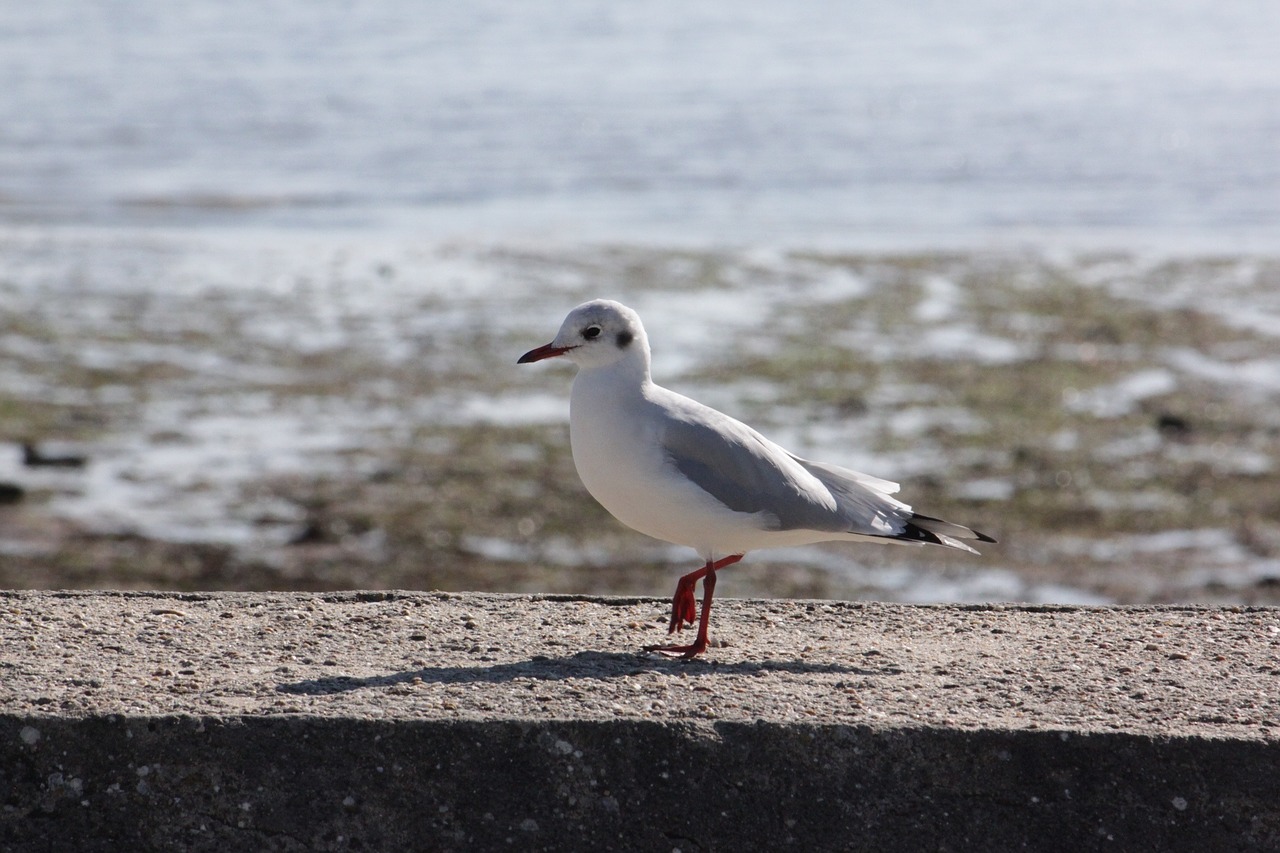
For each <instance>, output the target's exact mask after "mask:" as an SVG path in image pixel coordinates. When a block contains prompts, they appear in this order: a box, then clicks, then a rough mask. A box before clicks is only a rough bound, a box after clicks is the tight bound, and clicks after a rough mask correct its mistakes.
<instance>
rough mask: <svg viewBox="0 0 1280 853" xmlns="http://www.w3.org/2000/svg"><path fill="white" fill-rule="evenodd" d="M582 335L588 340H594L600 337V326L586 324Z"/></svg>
mask: <svg viewBox="0 0 1280 853" xmlns="http://www.w3.org/2000/svg"><path fill="white" fill-rule="evenodd" d="M582 336H583V337H584V338H586V339H587V340H589V341H590V340H594V339H595V338H598V337H600V327H599V326H587V327H586V328H585V329H583V330H582Z"/></svg>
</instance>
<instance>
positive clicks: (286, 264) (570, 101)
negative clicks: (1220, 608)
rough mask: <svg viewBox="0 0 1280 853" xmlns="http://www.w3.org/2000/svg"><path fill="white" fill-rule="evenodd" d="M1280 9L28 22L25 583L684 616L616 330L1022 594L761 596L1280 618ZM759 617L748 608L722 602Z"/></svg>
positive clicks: (925, 556) (153, 0)
mask: <svg viewBox="0 0 1280 853" xmlns="http://www.w3.org/2000/svg"><path fill="white" fill-rule="evenodd" d="M1277 44H1280V7H1277V6H1275V4H1273V3H1269V2H1264V0H1242V2H1237V3H1231V4H1222V3H1218V2H1212V0H1169V2H1160V3H1156V2H1115V0H1109V2H1105V3H1103V2H1098V1H1097V0H1081V2H1077V3H1072V4H1066V5H1062V4H1058V5H1051V4H1027V3H1015V2H1012V0H961V2H947V3H942V2H923V3H916V4H901V3H889V2H868V3H850V4H810V3H800V4H795V3H763V2H733V3H730V2H726V0H702V1H700V0H693V2H690V1H689V0H683V2H679V3H674V2H642V3H632V4H616V3H606V2H596V0H566V2H562V3H558V4H555V5H554V6H547V7H542V6H540V5H537V4H507V3H492V2H474V3H469V4H443V3H411V2H404V0H386V2H380V3H376V4H366V3H359V2H311V3H302V2H298V1H297V0H273V2H261V0H257V1H256V2H252V3H250V2H245V0H227V1H226V2H220V3H211V2H204V3H200V2H158V0H134V2H129V3H124V2H107V3H90V2H85V0H66V2H60V3H54V4H34V3H32V4H14V3H10V4H5V5H3V6H0V80H2V81H3V85H2V86H0V587H19V588H21V587H53V588H57V587H80V588H83V587H113V588H115V587H125V588H165V589H335V588H388V587H398V588H416V589H435V588H440V589H485V590H499V591H556V592H568V591H573V592H627V593H646V594H655V595H667V594H669V592H670V588H671V584H672V583H673V582H674V579H675V577H676V576H677V575H678V574H679V573H681V572H683V571H685V570H687V569H688V568H689V567H690V566H692V565H693V564H694V563H695V562H696V558H695V557H694V555H692V554H691V553H690V552H685V551H682V550H681V549H678V548H672V547H668V546H665V545H663V544H661V543H656V542H654V541H652V540H649V539H646V538H645V537H642V536H640V535H638V534H634V533H631V532H630V531H627V530H626V529H624V528H622V527H621V525H619V524H618V523H617V522H615V521H613V520H612V519H611V518H610V517H609V516H608V515H607V514H605V513H604V512H603V510H601V509H599V508H598V507H597V506H596V505H595V504H594V503H593V502H592V501H591V499H590V498H589V497H588V496H587V495H586V493H585V491H584V490H583V489H582V487H581V485H580V484H579V482H578V480H577V477H576V474H575V473H574V471H573V465H572V460H571V458H570V457H569V451H568V430H567V416H568V385H569V381H570V378H571V375H572V371H571V369H569V368H568V367H567V366H561V365H555V364H547V365H537V366H533V367H528V366H525V367H520V368H517V367H516V366H515V364H514V362H515V359H516V357H517V356H518V355H519V354H520V353H522V352H524V351H525V350H527V349H529V348H531V347H533V346H536V345H539V344H542V343H545V342H546V341H547V340H549V339H550V338H551V336H552V335H553V334H554V332H555V330H556V328H557V327H558V325H559V323H560V320H561V319H562V318H563V316H564V314H565V313H567V311H568V310H569V309H570V308H571V307H572V306H573V305H575V304H577V303H578V302H581V301H583V300H585V299H590V298H595V297H601V296H603V297H610V298H615V299H619V300H621V301H623V302H626V303H628V304H630V305H632V307H634V308H636V309H637V310H639V311H640V312H641V314H642V316H643V317H644V319H645V321H646V326H647V328H648V330H649V333H650V337H651V339H652V343H653V347H654V359H655V365H654V371H655V377H656V378H657V379H658V381H660V382H662V383H663V384H666V385H668V386H670V387H673V388H675V389H676V390H679V391H683V392H686V393H689V394H691V395H693V396H696V397H698V398H700V399H703V400H705V401H706V402H708V403H711V404H712V405H715V406H717V407H719V408H721V409H723V410H725V411H728V412H729V413H731V414H734V415H737V416H739V417H741V418H743V419H744V420H747V421H749V422H751V423H752V424H753V425H755V426H757V427H759V428H760V429H762V431H764V432H765V433H766V434H768V435H770V436H771V437H773V438H775V439H776V440H778V441H780V442H782V443H784V444H786V445H788V446H790V447H792V448H794V449H795V450H796V451H797V452H800V453H802V454H804V455H806V456H811V457H814V458H819V459H823V460H826V461H830V462H834V463H838V464H843V465H846V466H851V467H855V468H859V469H861V470H865V471H867V472H868V473H872V474H875V475H877V476H881V477H886V478H890V479H895V480H900V481H901V482H902V483H903V496H904V497H905V498H906V500H908V501H909V502H911V503H912V504H913V505H915V506H916V507H917V509H919V510H921V511H924V512H927V513H929V514H934V515H941V516H943V517H946V518H950V519H953V520H955V521H959V522H962V523H966V524H970V525H973V526H975V527H977V528H979V529H982V530H984V531H987V532H989V533H991V534H993V535H995V536H997V537H998V538H999V539H1000V540H1001V543H1000V544H999V545H996V546H992V547H990V548H988V549H987V552H986V553H985V554H984V556H983V557H982V558H981V559H974V558H971V557H967V556H963V555H954V554H950V553H941V554H935V553H932V551H931V550H928V549H913V548H873V547H866V546H863V547H856V546H831V547H827V546H822V547H811V548H805V549H796V550H780V551H767V552H759V553H756V554H753V555H752V556H751V557H750V558H748V560H746V561H744V563H743V564H741V565H740V566H737V567H735V568H734V571H733V574H732V585H731V586H727V587H724V588H723V589H724V591H725V592H726V593H728V594H730V595H740V596H745V595H788V596H833V597H849V598H875V599H887V600H903V601H1045V602H1065V603H1071V602H1081V603H1107V602H1121V603H1123V602H1151V601H1176V602H1236V603H1255V602H1265V603H1276V602H1280V488H1277V485H1278V484H1277V479H1276V461H1277V450H1278V449H1280V405H1277V404H1278V403H1280V347H1278V346H1277V339H1278V338H1280V147H1278V146H1277V144H1276V140H1277V139H1280V75H1278V74H1277V73H1276V62H1275V48H1276V45H1277ZM729 579H730V578H729V576H726V581H729Z"/></svg>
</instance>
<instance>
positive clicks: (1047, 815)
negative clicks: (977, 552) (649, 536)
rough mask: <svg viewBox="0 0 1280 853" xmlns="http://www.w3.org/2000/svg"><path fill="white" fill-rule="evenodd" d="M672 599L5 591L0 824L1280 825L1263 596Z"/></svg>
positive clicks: (715, 832) (1154, 828)
mask: <svg viewBox="0 0 1280 853" xmlns="http://www.w3.org/2000/svg"><path fill="white" fill-rule="evenodd" d="M666 608H667V603H666V602H663V601H660V600H653V599H621V598H612V599H605V598H577V597H568V596H516V595H479V594H454V593H416V592H415V593H401V592H392V593H383V592H377V593H360V592H356V593H329V594H319V593H196V594H170V593H102V592H98V593H80V592H71V593H68V592H7V593H0V644H2V647H3V648H4V650H5V652H4V656H3V660H0V790H4V791H6V792H7V795H6V798H5V800H4V802H3V805H2V807H0V848H2V849H5V850H14V851H24V850H43V849H55V848H58V849H62V848H65V847H66V845H68V844H71V845H74V846H76V847H77V848H78V849H90V850H96V849H103V850H106V849H124V847H128V848H130V849H173V847H174V846H182V847H184V848H186V849H210V850H213V849H218V850H226V849H272V850H277V849H278V850H304V849H354V848H358V847H361V846H363V847H364V848H365V849H459V850H461V849H491V848H493V847H497V846H508V845H515V847H516V849H593V850H599V849H660V850H673V849H680V850H682V851H688V850H713V849H747V848H749V847H751V846H752V845H753V844H757V845H758V844H759V843H763V842H765V841H766V840H767V842H768V844H769V846H770V847H771V848H772V847H778V846H781V845H784V844H795V845H800V846H799V847H798V848H797V849H850V848H852V849H858V848H860V847H861V848H865V849H882V850H898V849H900V850H909V849H910V850H916V849H1011V848H1013V847H1017V846H1022V845H1032V846H1036V847H1039V848H1040V849H1075V850H1079V849H1092V848H1094V847H1108V848H1110V847H1111V846H1112V845H1113V843H1114V845H1115V849H1122V847H1123V846H1125V845H1129V849H1136V848H1134V847H1133V846H1132V845H1138V846H1139V847H1141V846H1143V845H1148V844H1154V845H1155V847H1154V848H1150V849H1157V848H1158V849H1274V846H1275V845H1276V844H1277V843H1280V806H1277V805H1276V804H1277V803H1280V774H1277V773H1276V768H1277V767H1280V743H1278V742H1280V698H1278V697H1277V693H1276V690H1275V686H1276V684H1277V676H1278V675H1280V610H1277V609H1275V608H1210V607H1136V608H1079V607H1013V606H982V607H965V606H933V607H922V606H903V605H881V604H855V603H844V602H825V601H750V600H733V599H727V600H725V601H723V602H717V605H716V610H715V613H714V615H713V625H712V627H713V635H712V636H713V644H714V647H713V648H712V649H711V650H710V651H709V652H708V654H707V656H706V657H705V659H701V660H697V661H693V662H688V663H685V662H677V661H669V660H665V659H662V658H659V657H656V656H652V655H648V654H643V653H638V652H637V651H636V650H637V649H638V648H639V647H640V646H641V645H643V644H645V643H651V642H654V641H656V640H658V639H660V638H661V637H662V636H664V634H663V625H664V624H665V620H666ZM55 817H56V818H57V819H56V820H53V819H50V818H55ZM851 833H852V834H851ZM122 845H123V846H124V847H122Z"/></svg>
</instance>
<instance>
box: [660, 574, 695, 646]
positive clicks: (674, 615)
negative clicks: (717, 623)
mask: <svg viewBox="0 0 1280 853" xmlns="http://www.w3.org/2000/svg"><path fill="white" fill-rule="evenodd" d="M689 577H690V576H685V577H682V578H680V583H678V584H676V594H675V596H674V597H673V598H672V599H671V623H670V624H669V625H668V626H667V633H668V634H674V633H676V632H677V631H680V630H682V629H683V628H684V625H685V623H686V622H688V623H689V624H693V622H694V620H696V619H697V618H698V605H697V603H696V602H695V601H694V599H693V588H694V586H695V585H696V584H697V581H696V580H690V579H689Z"/></svg>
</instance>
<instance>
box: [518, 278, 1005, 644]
mask: <svg viewBox="0 0 1280 853" xmlns="http://www.w3.org/2000/svg"><path fill="white" fill-rule="evenodd" d="M560 355H563V356H566V357H567V358H568V359H569V360H570V361H572V362H574V363H575V364H576V365H577V366H578V374H577V376H576V377H574V380H573V391H572V393H571V395H570V404H569V439H570V444H571V445H572V447H573V463H574V465H575V466H576V467H577V469H578V476H580V477H581V478H582V482H583V484H584V485H585V486H586V487H587V491H589V492H590V493H591V495H592V497H594V498H595V499H596V500H597V501H599V502H600V503H601V505H603V506H604V508H605V509H607V510H608V511H609V512H610V513H612V514H613V516H614V517H615V518H617V519H618V520H619V521H621V522H622V523H623V524H625V525H627V526H628V527H631V528H634V529H635V530H638V531H640V532H641V533H644V534H646V535H648V536H652V537H654V538H655V539H662V540H664V541H666V542H672V543H675V544H677V545H687V546H689V547H690V548H693V549H694V550H696V551H697V552H698V554H699V556H701V557H702V559H703V560H705V561H706V564H705V565H704V566H703V567H702V568H701V569H698V570H697V571H695V572H690V573H689V574H687V575H685V576H684V577H682V578H680V582H679V583H678V584H677V585H676V592H675V596H674V597H673V598H672V601H671V623H670V626H669V627H668V631H667V633H669V634H670V633H675V632H677V631H679V630H681V629H683V628H684V625H685V623H692V622H693V621H694V619H695V618H697V619H698V636H697V638H696V639H695V640H694V641H693V642H692V643H691V644H689V645H661V646H646V647H645V649H644V650H645V651H654V652H661V653H663V654H667V655H671V656H677V657H682V658H685V659H689V658H693V657H694V656H695V655H698V654H701V653H702V652H703V651H705V650H706V648H707V622H708V619H709V618H710V616H711V596H712V593H713V592H714V590H715V586H716V571H717V570H718V569H722V568H724V567H725V566H728V565H731V564H733V563H736V562H738V561H739V560H741V559H742V557H743V555H744V554H746V553H747V552H748V551H751V550H754V549H756V548H776V547H780V546H788V545H808V544H811V543H814V542H828V541H841V542H896V543H909V544H913V545H920V544H932V545H943V546H945V547H948V548H958V549H960V550H962V551H969V552H972V553H974V554H976V553H978V552H977V551H974V549H972V548H970V547H969V546H968V545H966V544H965V543H964V542H963V541H961V540H965V539H969V540H975V539H976V540H980V541H982V542H994V541H995V540H994V539H992V538H991V537H990V536H987V535H985V534H983V533H979V532H977V531H976V530H970V529H969V528H968V527H962V526H960V525H959V524H951V523H950V522H946V521H942V520H940V519H937V518H931V517H929V516H927V515H919V514H917V513H915V512H913V511H912V509H911V507H910V506H908V505H907V504H905V503H903V502H902V501H899V500H897V499H896V498H893V497H891V495H893V493H894V492H896V491H898V484H897V483H891V482H889V481H888V480H881V479H879V478H877V477H871V476H868V475H867V474H860V473H858V472H857V471H851V470H849V469H848V468H839V467H837V466H835V465H827V464H824V463H821V462H811V461H809V460H808V459H801V458H800V457H799V456H796V455H795V454H794V453H790V452H788V451H787V450H785V449H784V448H782V447H780V446H779V445H777V444H774V443H773V442H772V441H770V440H769V439H767V438H765V437H764V436H763V435H761V434H760V433H758V432H756V431H755V430H754V429H752V428H751V427H749V426H747V425H746V424H744V423H742V422H741V421H737V420H735V419H733V418H731V417H729V416H728V415H726V414H723V413H721V412H718V411H716V410H715V409H713V408H711V407H709V406H704V405H703V404H701V403H699V402H697V401H695V400H691V399H689V398H688V397H685V396H683V395H681V394H677V393H675V392H674V391H668V390H667V389H666V388H663V387H662V386H661V385H658V384H656V383H655V382H654V381H653V379H652V378H651V377H650V375H649V338H648V336H646V335H645V332H644V326H642V325H641V323H640V316H639V315H638V314H636V312H635V311H632V310H631V309H630V308H628V307H627V306H625V305H622V304H620V303H617V302H613V301H610V300H607V299H597V300H594V301H592V302H584V303H583V304H582V305H579V306H578V307H577V308H574V309H573V310H572V311H570V312H569V316H568V317H566V318H565V320H564V323H563V325H561V326H560V331H559V332H558V333H557V334H556V337H555V340H553V341H552V342H551V343H549V344H547V345H545V346H541V347H538V348H537V349H533V350H530V351H529V352H527V353H525V354H524V355H522V356H520V359H519V361H518V362H517V363H518V364H527V363H529V362H533V361H541V360H542V359H545V358H553V357H555V356H560ZM699 580H702V589H703V594H702V614H701V617H700V618H699V617H698V614H697V607H696V604H695V601H694V595H693V591H694V587H695V586H696V584H697V582H698V581H699Z"/></svg>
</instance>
